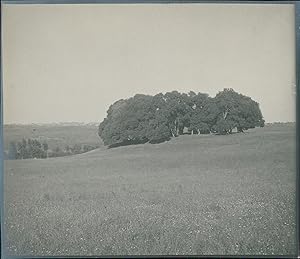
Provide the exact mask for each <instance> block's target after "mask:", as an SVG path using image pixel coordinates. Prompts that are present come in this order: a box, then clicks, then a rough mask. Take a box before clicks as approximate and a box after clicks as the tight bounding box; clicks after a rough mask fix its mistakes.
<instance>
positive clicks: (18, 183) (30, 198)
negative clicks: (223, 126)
mask: <svg viewBox="0 0 300 259" xmlns="http://www.w3.org/2000/svg"><path fill="white" fill-rule="evenodd" d="M295 179H296V174H295V128H294V127H292V126H278V127H277V128H276V127H271V126H270V127H265V128H263V129H255V130H252V131H249V132H247V133H245V134H234V135H230V136H180V137H178V138H175V139H172V140H171V141H170V142H166V143H161V144H157V145H151V144H145V145H136V146H126V147H120V148H116V149H104V148H102V149H99V150H97V151H93V152H89V153H87V154H82V155H76V156H72V157H63V158H53V159H46V160H23V161H21V160H17V161H5V231H6V237H7V240H5V241H6V247H7V253H8V254H10V255H134V254H135V255H149V254H152V255H153V254H154V255H176V254H181V255H184V254H185V255H187V254H200V255H208V254H215V255H225V254H227V255H247V254H252V255H271V254H276V255H279V254H280V255H290V254H295V253H296V242H295V241H296V240H295V238H296V233H295V224H296V221H295V208H296V204H295V185H296V183H295Z"/></svg>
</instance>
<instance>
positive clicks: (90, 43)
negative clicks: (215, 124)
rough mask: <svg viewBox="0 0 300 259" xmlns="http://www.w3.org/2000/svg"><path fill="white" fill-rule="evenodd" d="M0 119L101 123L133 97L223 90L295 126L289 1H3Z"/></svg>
mask: <svg viewBox="0 0 300 259" xmlns="http://www.w3.org/2000/svg"><path fill="white" fill-rule="evenodd" d="M2 19H3V20H2V21H3V51H4V56H3V65H4V68H3V75H4V77H3V91H4V123H31V122H35V123H38V122H60V121H83V122H90V121H99V122H100V121H102V119H103V118H104V117H105V116H106V110H107V109H108V107H109V105H110V104H111V103H113V102H114V101H116V100H118V99H120V98H127V97H130V96H133V95H134V94H136V93H144V94H156V93H159V92H166V91H171V90H178V91H181V92H188V91H190V90H193V91H195V92H204V93H208V94H210V95H211V96H214V95H215V94H216V93H217V92H218V91H220V90H222V89H223V88H224V87H231V88H233V89H234V90H236V91H238V92H240V93H243V94H245V95H248V96H251V97H252V98H253V99H254V100H256V101H258V102H259V103H260V107H261V110H262V113H263V115H264V117H265V119H266V121H267V122H273V121H295V95H294V88H293V85H294V84H295V37H294V33H295V31H294V7H293V5H278V4H276V5H270V4H268V5H254V4H253V5H246V4H240V5H237V4H235V5H231V4H223V5H219V4H168V5H162V4H155V5H150V4H148V5H142V4H139V5H133V4H131V5H103V4H98V5H4V8H3V17H2Z"/></svg>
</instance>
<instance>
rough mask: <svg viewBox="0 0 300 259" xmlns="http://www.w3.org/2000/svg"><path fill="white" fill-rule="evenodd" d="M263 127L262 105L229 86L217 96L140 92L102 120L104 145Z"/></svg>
mask: <svg viewBox="0 0 300 259" xmlns="http://www.w3.org/2000/svg"><path fill="white" fill-rule="evenodd" d="M257 126H259V127H263V126H264V119H263V116H262V113H261V110H260V108H259V104H258V103H257V102H255V101H254V100H252V99H251V98H250V97H247V96H245V95H242V94H239V93H237V92H235V91H234V90H233V89H228V88H225V89H224V90H223V91H221V92H219V93H218V94H217V95H216V96H215V97H214V98H212V97H209V96H208V94H204V93H198V94H196V93H195V92H193V91H190V92H189V93H188V94H186V93H179V92H177V91H172V92H167V93H165V94H162V93H159V94H157V95H154V96H150V95H142V94H137V95H135V96H134V97H131V98H129V99H126V100H123V99H121V100H119V101H117V102H115V103H114V104H112V105H111V106H110V107H109V109H108V111H107V117H106V118H105V119H104V120H103V121H102V122H101V123H100V125H99V130H98V134H99V136H100V137H101V138H102V140H103V142H104V145H107V146H109V147H115V146H120V145H128V144H137V143H146V142H150V143H160V142H163V141H167V140H169V139H170V138H172V137H176V136H178V135H182V134H184V133H187V134H210V133H216V134H221V135H225V134H231V133H232V131H233V129H235V128H236V129H237V131H238V132H243V131H244V130H247V129H250V128H255V127H257Z"/></svg>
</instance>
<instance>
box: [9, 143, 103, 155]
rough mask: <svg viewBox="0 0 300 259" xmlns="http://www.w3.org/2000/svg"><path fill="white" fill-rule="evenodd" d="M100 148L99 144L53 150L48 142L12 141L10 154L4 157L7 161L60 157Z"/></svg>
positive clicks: (75, 145) (77, 145)
mask: <svg viewBox="0 0 300 259" xmlns="http://www.w3.org/2000/svg"><path fill="white" fill-rule="evenodd" d="M98 147H99V145H98V144H96V145H87V144H74V145H73V146H69V145H66V146H65V148H61V147H59V146H57V147H55V148H54V149H53V150H51V149H49V145H48V143H47V142H46V141H44V142H42V143H41V142H40V141H39V140H37V139H31V138H29V139H25V138H23V139H22V141H19V142H14V141H11V142H10V143H9V148H8V152H7V153H6V154H4V157H5V159H28V158H48V157H60V156H69V155H75V154H81V153H85V152H88V151H90V150H93V149H95V148H98Z"/></svg>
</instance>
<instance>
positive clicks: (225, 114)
mask: <svg viewBox="0 0 300 259" xmlns="http://www.w3.org/2000/svg"><path fill="white" fill-rule="evenodd" d="M227 114H228V110H226V111H225V112H223V119H224V120H226V117H227Z"/></svg>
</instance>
